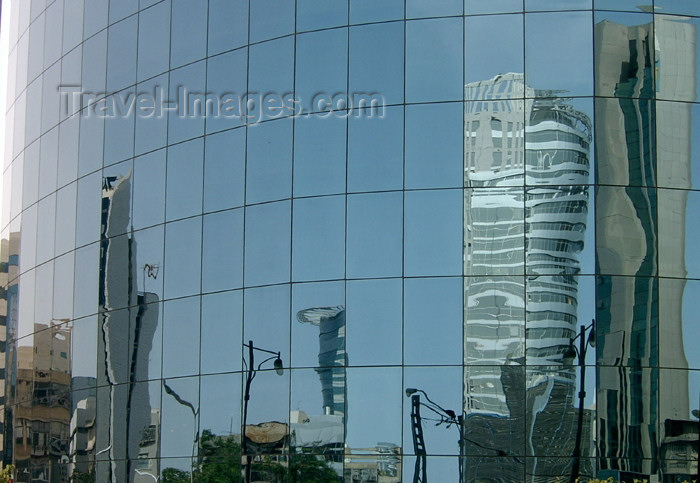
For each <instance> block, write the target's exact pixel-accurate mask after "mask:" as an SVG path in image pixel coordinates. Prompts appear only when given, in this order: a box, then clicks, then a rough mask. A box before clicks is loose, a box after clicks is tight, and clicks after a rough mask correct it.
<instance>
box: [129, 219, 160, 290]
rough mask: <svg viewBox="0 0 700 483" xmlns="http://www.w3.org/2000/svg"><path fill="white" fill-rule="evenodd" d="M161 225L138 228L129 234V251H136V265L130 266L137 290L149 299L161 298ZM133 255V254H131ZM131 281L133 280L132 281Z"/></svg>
mask: <svg viewBox="0 0 700 483" xmlns="http://www.w3.org/2000/svg"><path fill="white" fill-rule="evenodd" d="M164 230H165V228H164V226H163V225H158V226H154V227H153V228H147V229H145V230H139V231H136V232H133V233H132V234H131V245H132V246H131V251H132V254H133V252H134V251H135V252H136V266H135V267H132V270H133V273H134V275H132V276H133V277H134V278H136V280H135V282H136V286H137V287H138V289H139V292H140V293H142V294H143V296H144V297H146V298H147V299H148V300H149V301H150V300H151V299H155V300H159V299H162V298H163V273H162V272H161V270H162V268H163V240H164V238H163V232H164ZM132 256H133V255H132ZM132 283H133V281H132Z"/></svg>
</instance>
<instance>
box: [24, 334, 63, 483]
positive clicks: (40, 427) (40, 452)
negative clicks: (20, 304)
mask: <svg viewBox="0 0 700 483" xmlns="http://www.w3.org/2000/svg"><path fill="white" fill-rule="evenodd" d="M34 332H35V333H34V336H33V339H34V344H33V346H27V345H20V346H19V348H18V350H17V383H16V388H15V401H16V405H15V410H14V411H15V413H14V443H15V444H14V453H15V454H14V457H15V464H16V466H17V469H18V472H22V470H23V469H24V468H27V467H28V466H29V465H30V464H31V475H32V476H31V478H32V481H34V480H39V481H47V482H51V483H53V482H60V481H65V478H66V477H67V473H66V471H67V467H66V465H65V463H66V462H67V461H65V460H64V457H65V455H66V454H67V452H68V446H69V444H68V442H69V439H70V423H71V421H70V420H71V415H70V397H71V395H70V391H71V378H70V367H71V328H70V327H69V326H67V325H59V324H53V323H52V324H51V326H47V325H46V324H34ZM27 481H28V480H27Z"/></svg>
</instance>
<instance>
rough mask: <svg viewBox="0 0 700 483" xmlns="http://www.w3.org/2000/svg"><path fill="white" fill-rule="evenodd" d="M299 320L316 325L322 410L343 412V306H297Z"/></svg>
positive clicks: (344, 410) (342, 413) (344, 354)
mask: <svg viewBox="0 0 700 483" xmlns="http://www.w3.org/2000/svg"><path fill="white" fill-rule="evenodd" d="M297 319H298V320H299V322H301V323H306V324H313V325H316V326H318V330H319V333H318V367H317V368H316V369H314V370H315V371H316V373H317V374H318V377H319V379H321V392H322V394H323V412H324V414H336V415H340V416H343V415H345V413H346V412H347V410H346V408H345V399H346V398H345V395H346V390H347V389H346V387H345V385H346V382H345V367H346V366H347V360H346V353H345V307H342V306H338V307H316V308H313V309H306V310H300V311H299V312H298V313H297Z"/></svg>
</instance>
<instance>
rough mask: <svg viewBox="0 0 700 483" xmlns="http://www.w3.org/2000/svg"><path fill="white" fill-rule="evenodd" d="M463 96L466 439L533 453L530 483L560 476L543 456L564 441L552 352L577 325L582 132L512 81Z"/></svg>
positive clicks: (566, 404) (566, 427) (569, 399)
mask: <svg viewBox="0 0 700 483" xmlns="http://www.w3.org/2000/svg"><path fill="white" fill-rule="evenodd" d="M465 99H466V101H467V102H466V107H465V187H466V189H465V197H464V219H465V224H464V229H465V258H464V275H465V318H464V354H465V356H464V357H465V374H464V380H465V385H464V392H465V394H464V396H465V398H464V413H465V426H464V431H465V437H466V438H467V442H468V441H470V440H472V441H475V440H479V441H481V442H482V444H484V445H485V446H486V447H487V448H498V449H499V450H501V451H504V452H506V453H507V454H513V455H522V454H526V453H527V454H533V455H538V458H534V459H530V460H528V463H527V465H528V467H527V473H528V474H530V475H532V478H533V480H532V481H537V479H536V478H537V475H545V474H549V475H552V474H564V472H565V470H566V465H567V464H568V461H565V459H562V458H558V457H556V456H549V455H550V453H551V452H552V451H554V452H555V453H558V452H561V451H564V452H566V451H570V448H571V447H573V442H574V434H575V423H574V422H575V418H574V417H572V414H573V413H572V411H571V408H572V406H573V394H574V390H575V373H574V371H573V368H572V367H571V366H565V365H563V361H562V356H563V353H564V352H565V350H566V349H567V348H568V346H569V341H570V339H571V338H572V337H574V335H575V334H576V327H577V304H578V279H577V275H579V273H580V263H579V259H578V257H579V255H578V254H579V253H580V252H581V250H582V249H583V243H584V233H585V229H586V218H587V212H588V188H587V186H586V185H585V184H586V183H588V177H589V170H590V167H589V145H590V142H591V134H590V133H591V126H590V121H589V119H588V116H586V115H585V114H584V113H582V112H579V111H576V110H575V109H574V108H573V107H572V106H571V105H570V104H569V103H568V102H567V100H566V99H562V98H559V97H557V93H556V92H550V91H537V90H535V89H533V88H532V87H529V86H527V85H525V83H524V79H523V75H522V74H517V73H510V74H505V75H500V76H497V77H495V78H493V79H490V80H485V81H480V82H475V83H472V84H468V85H467V86H466V87H465ZM525 362H526V364H525ZM543 434H547V437H546V438H543V437H542V435H543ZM523 444H524V445H525V446H523ZM468 446H469V445H468ZM553 448H557V449H556V450H553ZM567 448H569V449H567ZM482 449H483V446H482V447H481V449H479V448H476V447H475V448H467V452H468V453H472V450H476V451H479V452H481V453H483V451H481V450H482ZM472 454H473V453H472ZM477 454H478V453H477ZM484 454H488V451H487V452H486V453H484ZM491 456H493V454H491ZM488 465H492V466H491V467H488V468H487V467H485V466H484V467H482V468H481V469H480V470H479V471H480V473H479V477H481V476H489V475H490V477H494V478H496V479H494V480H493V481H514V480H515V479H519V478H522V471H523V470H522V462H521V461H519V460H517V459H509V460H503V461H501V462H498V463H494V462H492V463H487V466H488ZM468 466H469V465H465V468H467V467H468ZM498 475H500V476H498ZM476 478H477V477H476V475H474V474H471V473H470V470H467V472H466V474H465V478H464V480H465V481H472V480H473V479H476ZM498 478H501V479H498Z"/></svg>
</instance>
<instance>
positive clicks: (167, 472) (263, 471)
mask: <svg viewBox="0 0 700 483" xmlns="http://www.w3.org/2000/svg"><path fill="white" fill-rule="evenodd" d="M241 454H242V453H241V445H240V443H239V442H238V437H234V436H232V435H231V436H219V435H216V434H214V433H212V432H211V431H210V430H208V429H205V430H204V431H203V432H202V435H201V437H200V441H199V458H198V463H197V466H196V467H195V468H194V469H193V472H192V474H190V472H188V471H183V470H179V469H177V468H165V469H164V470H163V472H162V475H161V479H160V481H161V483H191V482H197V483H241V482H242V481H243V478H242V477H241ZM251 470H252V472H253V473H255V474H257V475H259V476H264V478H265V479H266V480H268V481H273V482H281V481H284V482H290V483H338V482H339V481H340V478H339V476H338V475H337V474H336V472H335V471H334V470H333V469H332V468H331V467H330V466H328V464H327V463H326V462H325V461H324V460H322V459H319V457H317V456H316V455H313V454H305V453H294V454H291V455H290V456H289V462H288V464H282V463H279V462H278V461H276V460H273V459H272V458H271V457H266V458H263V461H258V462H254V463H253V465H252V468H251Z"/></svg>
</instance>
